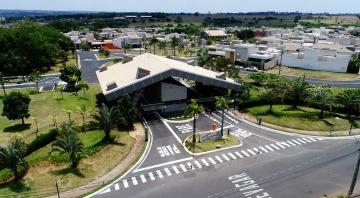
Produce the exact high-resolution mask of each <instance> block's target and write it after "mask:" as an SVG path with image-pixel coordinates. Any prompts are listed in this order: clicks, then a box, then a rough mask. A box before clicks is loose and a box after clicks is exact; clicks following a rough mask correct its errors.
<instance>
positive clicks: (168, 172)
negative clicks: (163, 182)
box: [164, 168, 172, 176]
mask: <svg viewBox="0 0 360 198" xmlns="http://www.w3.org/2000/svg"><path fill="white" fill-rule="evenodd" d="M164 170H165V172H166V174H167V176H171V175H172V174H171V172H170V170H169V169H168V168H164Z"/></svg>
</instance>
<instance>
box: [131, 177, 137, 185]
mask: <svg viewBox="0 0 360 198" xmlns="http://www.w3.org/2000/svg"><path fill="white" fill-rule="evenodd" d="M131 180H132V183H133V184H134V186H136V185H138V182H137V180H136V177H132V178H131Z"/></svg>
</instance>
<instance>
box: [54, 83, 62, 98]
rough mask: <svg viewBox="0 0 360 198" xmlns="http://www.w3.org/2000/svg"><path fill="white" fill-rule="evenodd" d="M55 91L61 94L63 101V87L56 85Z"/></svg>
mask: <svg viewBox="0 0 360 198" xmlns="http://www.w3.org/2000/svg"><path fill="white" fill-rule="evenodd" d="M55 90H56V91H58V92H60V94H61V99H62V100H64V94H63V92H64V86H62V85H56V87H55Z"/></svg>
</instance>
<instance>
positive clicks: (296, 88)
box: [289, 77, 310, 108]
mask: <svg viewBox="0 0 360 198" xmlns="http://www.w3.org/2000/svg"><path fill="white" fill-rule="evenodd" d="M309 88H310V85H309V84H308V83H307V82H305V77H304V78H303V79H301V78H298V79H296V80H293V81H291V83H290V91H289V94H290V97H291V98H292V101H293V105H292V106H293V108H296V107H297V105H298V104H299V103H301V102H302V101H304V100H305V98H307V97H308V96H309Z"/></svg>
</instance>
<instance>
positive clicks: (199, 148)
mask: <svg viewBox="0 0 360 198" xmlns="http://www.w3.org/2000/svg"><path fill="white" fill-rule="evenodd" d="M239 144H240V140H239V139H237V138H235V137H233V136H231V135H230V136H228V135H225V133H224V137H223V139H222V140H209V141H205V142H200V143H199V141H198V137H197V138H196V144H195V151H194V147H193V143H192V137H189V138H188V139H187V140H186V142H185V145H186V148H187V149H188V150H189V151H191V152H195V153H202V152H206V151H211V150H216V149H217V148H216V146H217V145H219V146H220V148H226V147H230V146H235V145H239Z"/></svg>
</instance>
